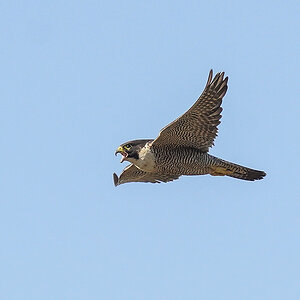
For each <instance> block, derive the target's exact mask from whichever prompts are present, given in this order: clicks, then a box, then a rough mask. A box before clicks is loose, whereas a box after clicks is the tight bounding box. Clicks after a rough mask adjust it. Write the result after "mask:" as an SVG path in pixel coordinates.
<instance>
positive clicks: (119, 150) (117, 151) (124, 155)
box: [115, 146, 128, 163]
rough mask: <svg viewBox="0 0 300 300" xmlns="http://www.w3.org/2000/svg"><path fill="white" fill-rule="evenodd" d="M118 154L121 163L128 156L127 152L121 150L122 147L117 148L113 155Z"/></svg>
mask: <svg viewBox="0 0 300 300" xmlns="http://www.w3.org/2000/svg"><path fill="white" fill-rule="evenodd" d="M118 153H120V154H122V158H121V161H120V162H121V163H122V162H123V161H124V160H125V158H126V157H127V156H128V154H127V152H125V150H124V149H123V147H121V146H119V147H118V149H117V150H116V152H115V155H117V154H118Z"/></svg>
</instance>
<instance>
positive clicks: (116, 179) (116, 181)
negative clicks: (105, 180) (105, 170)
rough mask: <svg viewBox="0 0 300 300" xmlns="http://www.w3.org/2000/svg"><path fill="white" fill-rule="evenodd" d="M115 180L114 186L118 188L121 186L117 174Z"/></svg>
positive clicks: (114, 176)
mask: <svg viewBox="0 0 300 300" xmlns="http://www.w3.org/2000/svg"><path fill="white" fill-rule="evenodd" d="M113 179H114V185H115V186H118V185H119V178H118V175H117V174H116V173H114V174H113Z"/></svg>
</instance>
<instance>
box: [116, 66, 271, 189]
mask: <svg viewBox="0 0 300 300" xmlns="http://www.w3.org/2000/svg"><path fill="white" fill-rule="evenodd" d="M227 82H228V77H226V78H224V72H222V73H217V74H216V75H215V77H214V79H213V80H212V70H211V71H210V73H209V76H208V80H207V84H206V86H205V89H204V91H203V93H202V94H201V96H200V97H199V98H198V100H197V101H196V102H195V104H194V105H193V106H192V107H191V108H190V109H189V110H188V111H187V112H186V113H184V114H183V115H182V116H181V117H179V118H178V119H176V120H175V121H173V122H171V123H170V124H169V125H168V126H166V127H165V128H163V129H162V130H161V132H160V134H159V136H158V137H157V138H156V139H155V140H135V141H130V142H127V143H124V144H122V145H121V146H119V148H118V149H117V151H116V153H121V154H122V160H121V162H122V161H124V160H127V161H129V162H131V165H129V166H128V167H126V168H125V169H124V170H123V172H122V174H121V176H120V177H118V176H117V175H116V174H115V173H114V183H115V185H119V184H122V183H126V182H152V183H156V182H168V181H172V180H175V179H178V178H179V177H180V176H181V175H204V174H210V175H213V176H230V177H234V178H238V179H243V180H249V181H254V180H258V179H262V178H263V177H264V176H265V175H266V174H265V172H263V171H258V170H254V169H250V168H247V167H243V166H240V165H237V164H234V163H231V162H228V161H225V160H222V159H220V158H217V157H214V156H212V155H210V154H208V153H207V152H208V149H209V147H211V146H213V142H214V139H215V137H216V136H217V132H218V128H217V126H218V124H219V123H220V119H221V111H222V108H221V103H222V98H223V97H224V95H225V93H226V91H227Z"/></svg>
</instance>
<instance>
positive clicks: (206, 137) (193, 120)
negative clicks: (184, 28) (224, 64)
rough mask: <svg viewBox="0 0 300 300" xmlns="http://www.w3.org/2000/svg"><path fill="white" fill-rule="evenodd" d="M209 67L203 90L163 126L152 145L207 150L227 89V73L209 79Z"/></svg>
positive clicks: (211, 142)
mask: <svg viewBox="0 0 300 300" xmlns="http://www.w3.org/2000/svg"><path fill="white" fill-rule="evenodd" d="M212 77H213V71H212V70H210V72H209V76H208V80H207V83H206V86H205V88H204V91H203V92H202V94H201V96H200V97H199V98H198V100H197V101H196V102H195V104H194V105H193V106H192V107H191V108H190V109H189V110H188V111H187V112H185V113H184V114H183V115H182V116H180V117H179V118H178V119H176V120H175V121H173V122H172V123H170V124H169V125H167V126H166V127H164V128H163V129H162V130H161V131H160V133H159V136H158V137H157V138H156V139H155V140H154V142H153V145H157V146H166V145H172V146H185V147H193V148H197V149H200V150H201V151H204V152H207V151H208V148H209V147H211V146H213V144H214V139H215V137H216V136H217V133H218V128H217V126H218V125H219V124H220V119H221V117H222V116H221V111H222V108H221V104H222V98H223V97H224V95H225V93H226V91H227V81H228V77H226V78H224V72H222V73H217V74H216V75H215V77H214V79H213V80H212Z"/></svg>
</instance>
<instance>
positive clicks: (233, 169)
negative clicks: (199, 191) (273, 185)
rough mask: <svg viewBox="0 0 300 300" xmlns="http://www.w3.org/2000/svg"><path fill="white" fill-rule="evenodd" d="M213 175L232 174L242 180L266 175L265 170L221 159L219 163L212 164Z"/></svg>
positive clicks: (260, 177)
mask: <svg viewBox="0 0 300 300" xmlns="http://www.w3.org/2000/svg"><path fill="white" fill-rule="evenodd" d="M210 174H211V175H213V176H230V177H233V178H238V179H242V180H249V181H254V180H260V179H263V178H264V177H265V176H266V173H265V172H264V171H259V170H254V169H250V168H247V167H243V166H240V165H236V164H234V163H231V162H228V161H225V160H222V159H219V163H218V164H216V165H214V166H211V172H210Z"/></svg>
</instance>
